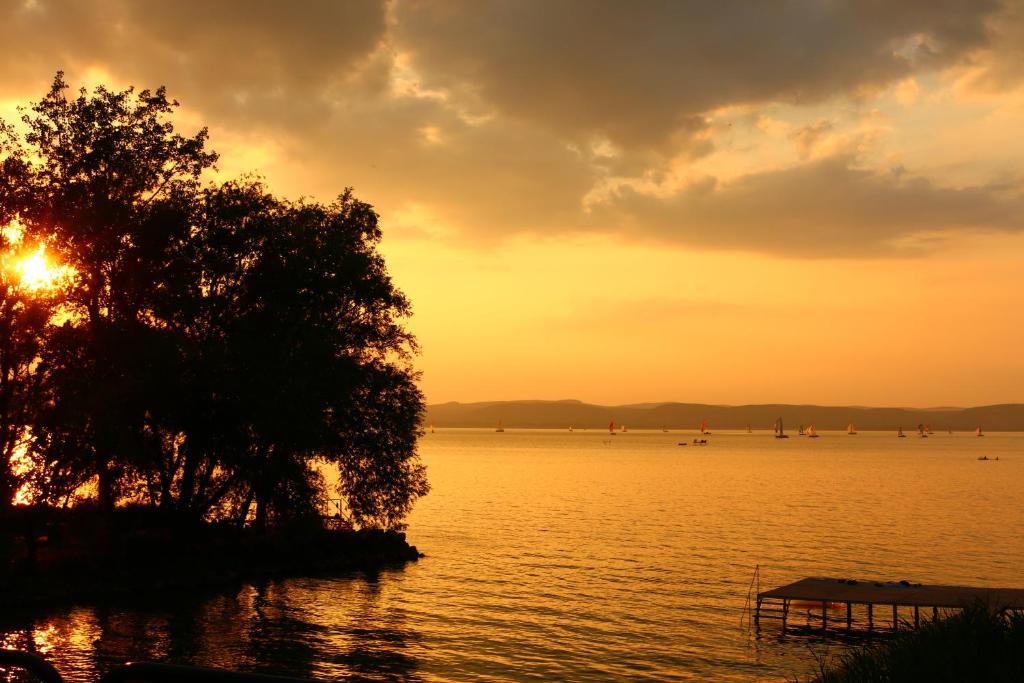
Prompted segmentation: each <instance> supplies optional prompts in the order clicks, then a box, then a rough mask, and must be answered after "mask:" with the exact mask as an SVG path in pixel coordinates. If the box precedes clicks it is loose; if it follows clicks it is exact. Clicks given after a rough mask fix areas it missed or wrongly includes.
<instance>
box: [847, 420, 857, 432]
mask: <svg viewBox="0 0 1024 683" xmlns="http://www.w3.org/2000/svg"><path fill="white" fill-rule="evenodd" d="M846 433H847V434H856V433H857V430H856V429H854V427H853V423H852V422H851V423H850V424H848V425H846Z"/></svg>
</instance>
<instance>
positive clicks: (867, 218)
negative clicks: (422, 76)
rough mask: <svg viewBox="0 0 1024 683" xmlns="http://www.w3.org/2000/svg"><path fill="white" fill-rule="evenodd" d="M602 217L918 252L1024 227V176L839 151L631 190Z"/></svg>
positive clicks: (763, 240) (747, 238) (740, 239)
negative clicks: (892, 165) (858, 160)
mask: <svg viewBox="0 0 1024 683" xmlns="http://www.w3.org/2000/svg"><path fill="white" fill-rule="evenodd" d="M594 220H595V221H596V222H597V223H603V224H605V225H621V224H624V223H625V224H629V225H633V226H635V229H636V230H637V231H638V232H639V231H643V232H646V233H647V234H649V235H652V236H654V237H656V238H657V239H661V240H664V241H668V242H677V243H681V244H688V245H695V246H706V247H726V248H734V249H744V250H751V251H767V252H774V253H778V254H787V255H792V256H846V257H855V258H860V257H888V256H914V255H915V253H914V251H913V250H912V249H911V248H910V247H909V246H907V245H908V244H913V243H915V242H916V243H917V244H918V245H919V248H921V249H922V250H925V249H927V248H928V246H929V245H930V244H933V243H934V238H935V237H936V236H942V235H948V234H949V233H951V232H954V231H985V230H999V231H1007V232H1020V231H1022V230H1024V191H1022V188H1021V186H1020V184H1019V183H1018V184H1013V185H996V184H992V185H979V186H973V187H960V188H952V187H942V186H939V185H936V184H935V183H933V182H932V181H930V180H928V179H926V178H923V177H918V176H912V175H910V174H908V173H906V172H905V171H903V170H902V169H895V170H893V171H890V172H887V173H879V172H876V171H872V170H868V169H862V168H858V167H857V166H856V165H855V159H854V158H852V157H849V156H834V157H829V158H826V159H823V160H820V161H816V162H812V163H808V164H802V165H798V166H794V167H791V168H786V169H782V170H777V171H768V172H763V173H756V174H751V175H747V176H744V177H741V178H739V179H738V180H735V181H733V182H730V183H729V184H718V183H715V182H713V180H705V181H703V182H700V183H695V184H693V185H691V186H688V187H687V188H685V189H683V190H681V191H679V192H677V193H675V194H673V195H671V196H669V197H667V198H659V197H655V196H651V195H645V194H641V193H638V192H636V191H635V190H633V189H631V188H629V187H624V188H621V189H619V190H618V191H617V192H616V193H615V194H614V195H612V197H611V198H610V199H609V200H608V202H606V203H605V204H604V205H603V206H600V207H597V208H595V210H594ZM899 245H902V247H901V250H900V251H899V252H896V251H893V249H894V248H896V247H897V246H899Z"/></svg>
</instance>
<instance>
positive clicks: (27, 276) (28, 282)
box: [15, 245, 58, 290]
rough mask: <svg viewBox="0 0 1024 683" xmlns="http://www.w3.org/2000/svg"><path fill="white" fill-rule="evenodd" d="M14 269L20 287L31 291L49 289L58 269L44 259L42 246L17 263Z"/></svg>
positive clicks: (44, 249)
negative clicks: (18, 278)
mask: <svg viewBox="0 0 1024 683" xmlns="http://www.w3.org/2000/svg"><path fill="white" fill-rule="evenodd" d="M15 269H16V270H17V271H18V275H19V277H20V279H21V284H22V286H23V287H25V288H26V289H31V290H36V289H46V288H48V287H51V286H52V285H53V281H54V280H56V279H57V276H58V269H57V268H56V267H54V266H53V265H51V264H50V262H49V260H48V259H47V258H46V247H45V246H43V245H40V246H39V248H38V249H36V251H35V252H33V253H31V254H29V255H27V256H25V257H23V258H22V259H21V260H20V261H18V264H17V265H16V266H15Z"/></svg>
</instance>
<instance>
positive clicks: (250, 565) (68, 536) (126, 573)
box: [0, 508, 419, 607]
mask: <svg viewBox="0 0 1024 683" xmlns="http://www.w3.org/2000/svg"><path fill="white" fill-rule="evenodd" d="M0 557H2V559H3V566H2V569H0V605H3V606H8V607H13V606H33V605H52V604H59V603H67V602H75V601H81V600H90V599H95V598H103V597H113V596H117V595H125V594H131V593H133V592H138V591H146V592H153V591H163V590H176V589H189V588H199V587H208V586H216V585H219V584H229V583H232V582H237V581H240V580H247V579H260V578H269V577H281V576H290V575H300V574H313V573H324V572H339V571H349V570H359V569H376V568H380V567H383V566H388V565H395V564H401V563H404V562H407V561H413V560H416V559H417V558H418V557H419V552H418V551H417V550H416V548H415V547H414V546H411V545H409V543H408V542H407V541H406V538H405V534H403V533H400V532H394V531H380V530H358V531H354V530H349V529H341V530H332V529H327V528H324V525H323V523H322V521H321V520H319V519H310V520H306V521H304V522H298V523H291V524H288V525H287V526H280V527H277V528H273V529H269V530H265V531H257V530H254V529H252V528H248V527H247V528H238V527H237V526H235V525H230V524H219V523H206V522H187V521H182V520H180V519H176V518H174V517H173V516H167V515H161V514H156V513H154V512H153V511H150V510H144V509H131V508H128V509H118V510H116V511H115V513H114V514H113V515H104V514H101V513H99V512H98V511H95V510H90V509H72V510H41V511H40V510H37V511H35V514H33V515H32V516H31V517H29V515H28V514H27V513H25V512H23V513H22V518H21V519H15V520H8V521H7V524H5V528H4V529H3V530H2V533H0Z"/></svg>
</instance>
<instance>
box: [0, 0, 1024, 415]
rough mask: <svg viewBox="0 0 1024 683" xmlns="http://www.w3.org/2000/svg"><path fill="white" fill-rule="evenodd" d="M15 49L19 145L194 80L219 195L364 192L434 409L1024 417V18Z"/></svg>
mask: <svg viewBox="0 0 1024 683" xmlns="http://www.w3.org/2000/svg"><path fill="white" fill-rule="evenodd" d="M918 5H919V6H918ZM204 7H205V8H206V9H203V8H204ZM0 41H2V42H3V44H4V45H6V46H8V47H7V48H6V49H5V51H4V55H2V56H0V116H2V117H4V118H7V119H8V120H10V119H12V118H13V114H14V111H13V107H14V105H15V104H17V103H19V102H25V101H27V100H30V99H35V98H38V97H39V96H41V95H42V94H43V92H44V91H45V89H46V87H47V86H48V83H49V81H50V80H51V79H52V77H53V73H54V71H56V70H57V69H64V70H65V71H66V72H67V75H68V78H69V80H70V81H71V82H72V83H83V84H86V85H93V84H96V83H99V82H103V83H107V84H109V85H110V86H112V87H123V86H126V85H128V84H136V85H138V86H140V87H153V86H156V85H159V84H166V85H167V86H168V89H169V92H170V94H171V95H172V96H174V97H176V98H177V99H179V100H180V101H181V102H182V105H183V106H182V109H181V111H180V115H179V117H178V125H179V127H180V128H182V129H183V130H191V129H194V128H195V127H197V126H200V125H209V126H210V129H211V141H212V146H213V147H214V148H216V149H218V150H219V151H220V152H221V154H222V160H221V164H220V169H221V171H220V175H221V176H222V177H231V176H234V175H236V174H238V173H241V172H245V171H251V170H256V171H258V172H260V173H262V174H263V175H265V177H266V178H267V180H268V182H269V183H270V185H271V186H272V187H274V188H275V189H276V190H277V191H278V192H279V193H281V194H285V195H289V196H293V197H294V196H298V195H303V194H304V195H311V196H315V197H318V198H321V199H329V198H330V197H331V196H332V195H334V194H336V193H338V192H340V191H341V190H342V189H343V188H344V187H346V186H354V187H355V190H356V194H357V195H358V196H359V197H360V198H362V199H364V200H365V201H368V202H370V203H372V204H374V205H375V206H376V207H377V208H378V210H379V211H380V213H381V216H382V220H383V225H384V230H385V240H384V245H383V249H384V252H385V254H386V256H387V258H388V262H389V265H390V269H391V272H392V275H393V277H394V278H395V280H396V281H397V283H398V284H399V286H400V287H402V288H403V289H404V290H405V291H406V293H407V294H408V295H409V296H410V298H411V299H412V301H413V304H414V308H415V317H414V318H413V319H412V320H411V321H410V326H411V327H412V329H413V330H414V332H415V333H416V334H417V335H418V337H419V340H420V342H421V345H422V354H421V356H420V358H419V361H418V366H419V367H420V368H421V369H422V370H423V381H422V388H423V389H424V391H425V392H426V395H427V398H428V400H429V401H430V402H440V401H448V400H460V401H472V400H485V399H514V398H579V399H582V400H586V401H593V402H600V403H626V402H639V401H658V400H678V401H694V402H719V403H752V402H776V401H778V402H807V403H832V404H835V403H842V404H867V405H918V406H936V405H975V404H985V403H997V402H1016V401H1020V400H1021V399H1022V397H1021V394H1020V391H1019V389H1018V387H1020V386H1022V385H1024V361H1022V360H1021V357H1022V356H1021V349H1022V348H1024V316H1022V314H1021V310H1022V303H1024V268H1022V267H1021V266H1022V263H1024V258H1022V257H1024V191H1022V190H1024V185H1022V180H1024V179H1022V177H1021V171H1020V159H1022V158H1024V138H1022V136H1020V135H1018V134H1017V133H1018V131H1020V130H1022V129H1024V125H1022V124H1024V58H1022V57H1024V54H1022V51H1024V48H1022V47H1021V46H1022V45H1024V11H1022V7H1021V5H1020V4H1017V3H1007V4H1003V3H999V2H988V1H973V0H972V1H966V0H965V1H963V2H958V1H955V0H950V2H947V3H943V6H942V8H941V10H940V9H939V8H938V7H937V5H936V3H932V2H921V3H914V2H905V3H890V4H885V3H880V4H878V5H877V6H875V5H868V4H866V3H863V2H850V3H843V2H835V3H820V2H807V3H800V2H797V3H790V4H787V5H786V6H785V7H784V8H782V9H772V8H771V7H769V5H768V4H762V3H740V4H739V5H736V6H730V5H729V3H710V4H708V5H705V6H696V5H689V4H687V3H676V4H672V3H669V4H667V5H664V6H660V5H655V4H650V5H644V6H639V9H638V6H636V5H632V4H630V3H618V2H609V3H602V2H598V1H597V0H594V1H588V2H580V3H573V2H565V3H557V5H551V4H548V3H540V2H537V3H514V4H512V5H509V4H506V3H497V2H495V3H490V2H436V3H434V2H432V3H416V2H405V1H396V2H376V1H374V0H367V1H365V2H351V3H334V2H330V1H328V0H323V1H322V2H310V3H303V6H302V9H301V10H293V9H288V8H287V7H286V6H285V4H283V3H282V4H281V5H280V6H277V5H275V4H273V3H267V4H266V5H251V4H250V3H245V2H242V1H241V0H238V1H234V0H232V1H225V2H219V3H216V4H215V5H213V6H206V5H203V4H202V3H198V2H183V3H174V4H173V6H172V4H171V3H165V4H163V5H154V4H146V6H145V9H143V8H142V5H140V4H137V3H132V2H128V1H127V0H92V1H91V2H82V3H73V4H72V5H70V6H64V5H61V4H58V3H56V2H52V1H49V0H34V1H32V2H15V3H6V4H4V5H3V7H0Z"/></svg>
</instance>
